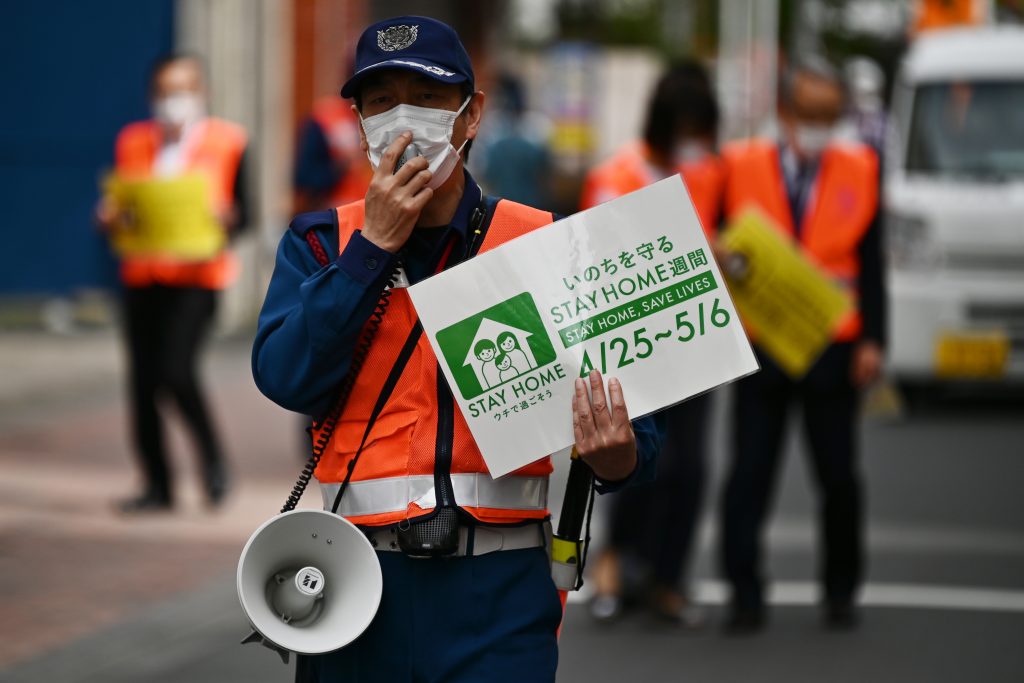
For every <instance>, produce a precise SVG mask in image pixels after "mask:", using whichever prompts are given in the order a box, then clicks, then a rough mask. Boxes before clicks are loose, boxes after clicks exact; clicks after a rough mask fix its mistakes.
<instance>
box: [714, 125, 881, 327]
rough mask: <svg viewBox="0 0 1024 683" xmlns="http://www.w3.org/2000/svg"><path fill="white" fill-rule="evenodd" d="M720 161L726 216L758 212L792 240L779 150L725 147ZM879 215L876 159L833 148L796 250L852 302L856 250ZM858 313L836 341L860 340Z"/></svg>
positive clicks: (755, 145) (846, 147)
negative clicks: (725, 177)
mask: <svg viewBox="0 0 1024 683" xmlns="http://www.w3.org/2000/svg"><path fill="white" fill-rule="evenodd" d="M722 158H723V160H724V161H725V166H726V169H727V172H728V182H727V184H726V191H725V212H726V216H727V217H728V218H729V219H733V218H735V217H736V216H737V215H738V214H739V213H741V212H742V211H743V210H744V209H746V208H747V207H749V206H755V207H757V208H758V209H759V210H760V211H761V212H762V213H763V214H765V215H767V216H768V217H769V218H770V219H772V224H773V225H774V226H775V227H776V228H778V229H779V230H780V231H782V233H783V234H785V235H786V236H787V237H789V238H790V239H793V238H794V234H795V231H794V229H793V225H794V221H793V216H792V211H791V209H790V206H789V200H788V198H787V195H786V185H785V179H784V178H783V175H782V165H781V164H780V163H779V150H778V146H777V145H776V144H775V143H774V142H770V141H767V140H748V141H741V142H735V143H731V144H729V145H727V146H726V147H725V148H724V149H723V151H722ZM877 210H878V157H877V155H876V154H875V153H874V151H872V150H871V148H869V147H868V146H866V145H862V144H859V143H843V144H833V145H831V146H829V147H828V148H826V149H825V151H824V152H823V153H822V156H821V162H820V165H819V170H818V177H817V180H816V186H815V189H814V194H813V196H812V197H811V198H810V200H809V201H808V202H807V208H806V210H805V211H804V215H803V216H802V217H801V218H800V226H801V229H800V246H801V247H802V250H803V252H804V253H805V254H806V255H808V256H809V257H810V259H811V260H812V261H814V262H816V263H817V264H818V265H820V266H821V267H822V268H823V269H824V270H825V271H826V272H828V273H830V274H831V275H832V276H833V278H835V280H836V281H837V282H839V283H840V284H841V285H842V286H843V287H844V288H845V289H847V291H849V292H850V293H851V294H852V295H853V296H854V297H855V298H856V296H857V289H856V285H857V278H858V276H859V275H860V256H859V254H858V251H857V249H858V246H859V245H860V242H861V239H862V238H863V237H864V234H865V233H866V232H867V230H868V228H869V227H870V225H871V221H872V220H873V219H874V217H875V214H876V212H877ZM861 324H862V323H861V316H860V312H859V311H858V310H856V307H855V310H854V311H853V312H851V313H850V315H848V316H847V317H846V318H844V319H843V320H842V321H841V323H840V324H839V326H838V327H837V328H836V331H835V333H834V335H833V338H834V339H835V340H836V341H852V340H854V339H857V338H858V337H859V336H860V332H861Z"/></svg>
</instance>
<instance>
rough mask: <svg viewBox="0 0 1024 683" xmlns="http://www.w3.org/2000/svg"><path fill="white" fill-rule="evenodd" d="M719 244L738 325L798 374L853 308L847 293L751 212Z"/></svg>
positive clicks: (728, 229)
mask: <svg viewBox="0 0 1024 683" xmlns="http://www.w3.org/2000/svg"><path fill="white" fill-rule="evenodd" d="M722 243H723V246H724V247H725V248H726V249H727V250H728V251H729V253H730V254H731V255H732V256H731V258H730V262H729V263H727V264H725V267H724V268H723V270H724V271H725V276H726V281H727V282H728V283H729V292H730V293H731V294H732V297H733V301H734V302H735V303H736V308H737V309H738V311H739V313H740V317H741V318H742V319H743V324H744V325H745V326H746V327H747V329H748V331H749V332H750V333H751V335H752V336H753V337H754V340H755V341H756V342H757V345H758V346H759V347H760V348H761V349H762V350H763V351H764V352H765V353H767V354H768V355H769V356H770V357H771V358H772V360H774V361H775V362H776V363H777V364H778V365H779V366H780V367H781V368H782V369H783V370H785V371H786V373H787V374H789V375H790V376H791V377H793V378H799V377H802V376H803V375H804V374H805V373H806V372H807V370H808V369H810V367H811V364H813V363H814V361H815V360H817V358H818V356H820V355H821V353H822V352H823V351H824V350H825V347H826V346H828V344H829V342H830V341H831V339H832V332H833V330H834V329H835V327H836V325H837V324H838V323H839V322H840V320H842V318H843V317H844V316H845V315H847V313H848V312H849V311H850V309H851V308H852V306H853V302H852V301H851V299H850V296H849V295H848V294H847V293H846V292H845V291H844V290H843V289H842V288H841V287H840V286H839V285H837V284H836V283H835V282H833V281H832V280H831V279H830V278H829V277H828V275H826V274H825V273H824V272H823V271H822V270H821V269H819V268H818V267H817V266H816V265H814V264H813V263H811V262H810V261H808V260H807V258H806V257H805V255H804V254H803V253H802V252H801V251H800V250H799V249H798V248H797V247H796V246H795V245H794V244H793V243H791V242H790V241H788V240H786V239H785V238H784V237H783V236H782V234H781V233H780V232H779V231H778V230H777V229H775V228H774V227H773V226H772V225H771V223H770V222H769V219H768V218H766V217H765V216H763V215H762V214H761V213H759V212H757V211H755V210H748V211H746V212H744V213H743V214H742V215H740V216H739V218H737V219H736V220H735V221H734V222H733V223H732V224H730V225H729V226H728V227H727V228H726V230H725V232H724V233H723V234H722Z"/></svg>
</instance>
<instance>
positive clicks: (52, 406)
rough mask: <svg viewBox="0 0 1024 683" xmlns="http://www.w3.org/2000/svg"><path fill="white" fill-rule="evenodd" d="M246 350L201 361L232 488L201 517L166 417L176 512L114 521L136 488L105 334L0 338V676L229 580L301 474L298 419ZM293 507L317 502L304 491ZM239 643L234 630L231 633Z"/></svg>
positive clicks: (183, 453) (230, 348) (221, 346)
mask: <svg viewBox="0 0 1024 683" xmlns="http://www.w3.org/2000/svg"><path fill="white" fill-rule="evenodd" d="M248 354H249V347H248V342H247V341H244V340H242V341H228V340H226V341H220V342H217V343H215V344H214V345H213V348H211V349H210V352H209V353H208V354H207V356H206V358H205V369H206V373H205V378H206V380H207V387H208V390H209V392H210V394H211V396H212V403H213V410H214V412H215V415H216V418H217V419H218V424H219V425H220V428H221V431H222V433H223V438H224V440H225V443H226V444H227V451H228V455H229V457H230V461H231V465H232V469H233V472H234V475H235V486H234V489H233V491H232V494H231V496H230V497H229V499H228V501H227V503H226V504H225V505H224V506H223V507H222V508H221V509H219V510H216V511H211V510H208V509H207V508H206V507H205V505H204V503H203V500H202V496H201V494H200V490H199V485H198V482H199V478H198V475H197V472H196V469H195V467H194V465H195V463H194V462H193V458H192V457H191V452H190V451H191V449H190V448H189V444H188V441H187V439H186V438H185V435H184V434H183V432H182V429H181V427H180V424H179V423H178V422H177V420H176V418H175V419H174V420H173V425H172V427H171V430H170V434H169V445H170V451H171V453H172V460H173V463H174V465H175V470H176V472H177V475H176V479H177V480H178V484H179V485H178V506H177V510H176V511H175V513H174V514H170V515H154V516H147V517H138V518H125V517H122V516H120V515H118V514H117V513H115V512H114V508H113V506H112V501H114V500H115V499H117V498H120V497H124V496H127V495H130V494H132V493H134V492H135V491H137V487H138V483H137V481H136V474H135V468H134V463H133V461H132V453H131V450H130V447H129V444H128V440H127V434H128V425H127V422H126V416H125V406H124V405H123V400H122V396H121V393H122V392H121V387H122V382H123V371H122V369H121V366H120V348H119V341H118V339H117V337H116V336H115V335H114V334H113V333H109V332H96V333H90V334H88V335H82V336H76V337H53V336H48V335H43V334H34V333H12V334H5V335H4V336H3V337H2V338H0V377H3V378H4V379H3V382H2V383H0V548H2V549H3V551H2V552H0V576H3V577H4V581H3V586H2V588H0V599H2V601H3V603H4V609H3V611H2V616H0V631H2V632H3V633H4V634H5V636H4V638H3V639H0V678H2V673H3V671H4V670H5V669H8V668H9V667H11V666H12V665H14V664H15V663H17V662H24V661H27V660H30V659H33V658H38V657H41V656H44V655H45V653H47V652H48V651H51V650H53V649H54V648H58V647H60V646H64V645H67V644H68V643H70V642H71V641H73V640H76V639H79V638H82V637H84V636H87V635H89V634H91V633H95V632H97V631H99V630H101V629H104V628H108V627H110V626H112V625H113V624H115V623H118V622H122V621H124V620H126V619H129V618H132V617H137V616H138V615H140V614H142V613H144V612H145V611H146V610H147V609H148V608H151V607H153V606H155V605H157V604H160V603H166V602H167V601H169V600H172V599H173V598H175V597H176V596H182V595H185V594H187V593H190V592H194V591H196V590H197V589H199V588H200V587H202V586H205V585H208V584H209V583H210V582H211V581H212V580H214V579H217V578H223V577H225V576H228V575H230V573H231V571H232V570H233V568H234V566H235V563H236V561H237V559H238V554H239V552H240V551H241V548H242V545H243V544H244V542H245V540H246V538H247V537H248V536H249V534H250V533H251V532H252V531H253V530H254V529H255V528H256V527H257V526H258V525H259V524H260V523H262V522H263V521H264V520H265V519H266V518H268V517H270V516H271V515H273V514H275V513H276V512H277V510H278V509H279V508H280V506H281V504H282V502H283V501H284V499H285V497H286V495H287V493H288V491H289V490H290V488H291V482H292V481H293V480H294V478H295V476H296V475H297V474H298V473H299V471H300V469H301V454H300V453H299V448H300V444H301V441H300V425H299V421H298V419H297V418H295V417H293V416H291V415H289V414H288V413H286V412H285V411H284V410H282V409H280V408H278V407H276V406H274V405H273V404H271V403H270V402H269V401H267V400H266V399H264V398H263V397H262V396H260V395H259V393H258V391H257V390H256V388H255V387H254V385H253V383H252V378H251V375H250V373H249V355H248ZM312 493H313V495H308V496H307V499H305V500H304V501H303V504H304V505H308V506H310V507H315V506H316V503H317V500H315V498H316V496H315V493H316V492H315V491H313V492H312ZM242 635H244V634H242Z"/></svg>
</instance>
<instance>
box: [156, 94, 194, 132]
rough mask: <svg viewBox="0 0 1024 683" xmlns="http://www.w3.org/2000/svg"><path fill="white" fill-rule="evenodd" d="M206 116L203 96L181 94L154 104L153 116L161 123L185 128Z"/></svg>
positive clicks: (166, 97)
mask: <svg viewBox="0 0 1024 683" xmlns="http://www.w3.org/2000/svg"><path fill="white" fill-rule="evenodd" d="M205 114H206V106H205V104H204V103H203V98H202V96H201V95H197V94H196V93H189V92H179V93H174V94H173V95H167V96H165V97H161V98H160V99H158V100H156V101H155V102H154V103H153V116H155V117H156V119H157V120H158V121H160V122H161V123H165V124H168V125H171V126H176V127H184V126H187V125H189V124H190V123H195V122H196V121H198V120H199V119H201V118H203V116H204V115H205Z"/></svg>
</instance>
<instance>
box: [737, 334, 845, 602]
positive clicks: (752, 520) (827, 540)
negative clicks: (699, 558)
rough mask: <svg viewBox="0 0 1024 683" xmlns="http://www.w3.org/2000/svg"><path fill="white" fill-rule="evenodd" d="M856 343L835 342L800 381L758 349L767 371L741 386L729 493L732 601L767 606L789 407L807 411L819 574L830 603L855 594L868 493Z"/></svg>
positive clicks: (806, 424)
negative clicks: (769, 527) (765, 553)
mask: <svg viewBox="0 0 1024 683" xmlns="http://www.w3.org/2000/svg"><path fill="white" fill-rule="evenodd" d="M852 351H853V347H852V345H851V344H833V345H832V346H830V347H829V348H828V349H827V350H826V351H825V353H824V354H823V355H822V357H821V358H820V359H819V360H818V362H817V363H816V364H815V365H814V366H813V367H812V368H811V370H810V372H808V374H807V375H806V376H805V377H803V378H802V379H801V380H800V381H796V382H794V381H793V380H791V379H790V378H789V377H788V376H787V375H786V374H785V373H783V371H782V370H781V369H779V367H778V366H777V365H775V364H774V363H773V362H772V361H771V360H769V359H768V358H767V357H765V356H764V354H761V353H758V360H759V361H760V363H761V372H759V373H756V374H754V375H751V376H750V377H747V378H745V379H743V380H740V381H739V382H738V383H737V384H736V394H735V404H734V409H735V423H734V425H733V435H734V439H735V441H734V451H733V460H732V465H731V469H730V471H729V474H728V476H727V480H726V485H725V495H724V497H723V520H722V533H723V543H722V569H723V573H724V574H725V578H726V579H727V580H728V581H729V583H730V584H731V586H732V591H733V595H732V599H733V605H734V606H735V607H737V608H740V609H744V608H745V609H757V608H760V607H761V606H762V605H763V604H764V600H765V595H764V593H765V591H764V579H763V577H762V573H761V554H762V553H761V537H762V534H763V531H764V525H765V521H766V519H767V517H768V515H769V512H770V509H771V506H772V501H773V497H774V491H775V485H776V479H777V472H778V465H779V455H780V451H781V446H782V442H783V435H784V432H785V427H786V422H787V417H788V414H789V410H790V407H791V406H792V405H793V404H794V403H797V404H799V405H800V407H801V408H802V411H803V420H804V429H805V433H806V436H807V441H808V446H809V451H810V459H811V468H812V471H813V473H814V480H815V483H816V488H817V490H818V495H819V498H820V505H819V535H820V544H821V547H822V549H823V552H822V553H820V557H821V561H820V566H819V578H820V580H821V582H822V585H823V590H824V598H825V600H827V601H848V600H852V599H853V598H854V597H855V594H856V591H857V588H858V586H859V585H860V582H861V579H862V574H863V566H864V551H863V533H864V532H863V526H864V525H863V516H864V511H863V493H862V490H861V483H860V476H859V474H858V471H857V463H856V460H857V457H856V456H857V443H856V440H857V429H856V418H857V406H858V392H857V390H856V388H855V387H854V386H853V384H852V382H851V379H850V362H851V355H852Z"/></svg>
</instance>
